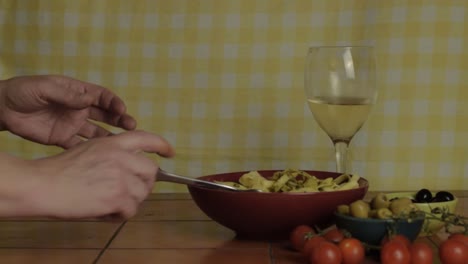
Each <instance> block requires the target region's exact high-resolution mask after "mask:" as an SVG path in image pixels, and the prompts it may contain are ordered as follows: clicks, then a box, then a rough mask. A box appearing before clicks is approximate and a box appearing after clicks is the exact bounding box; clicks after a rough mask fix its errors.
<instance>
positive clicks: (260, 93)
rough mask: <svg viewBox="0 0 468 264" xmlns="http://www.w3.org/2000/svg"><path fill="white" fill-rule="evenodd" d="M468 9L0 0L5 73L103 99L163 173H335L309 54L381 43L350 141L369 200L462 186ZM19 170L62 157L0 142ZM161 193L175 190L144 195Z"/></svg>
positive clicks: (249, 0) (353, 2) (436, 4)
mask: <svg viewBox="0 0 468 264" xmlns="http://www.w3.org/2000/svg"><path fill="white" fill-rule="evenodd" d="M467 15H468V1H464V0H459V1H455V0H454V1H438V0H432V1H430V0H427V1H422V0H411V1H410V0H407V1H372V0H369V1H363V0H362V1H358V0H341V1H339V0H331V1H330V0H323V1H320V0H297V1H289V0H283V1H281V0H232V1H229V0H226V1H224V0H198V1H196V0H171V1H165V0H136V1H114V0H112V1H111V0H99V1H84V0H83V1H59V0H57V1H53V0H48V1H47V0H42V1H40V0H34V1H30V0H16V1H15V0H0V75H1V76H0V77H1V78H8V77H12V76H15V75H25V74H65V75H68V76H71V77H74V78H78V79H82V80H86V81H90V82H96V83H99V84H102V85H104V86H107V87H109V88H110V89H112V90H114V91H115V92H116V93H118V94H119V95H120V96H122V97H123V99H124V100H125V101H126V102H127V104H128V108H129V111H130V113H131V114H133V115H135V117H136V118H137V120H138V122H139V125H138V126H139V129H144V130H148V131H151V132H154V133H157V134H160V135H162V136H164V137H165V138H167V139H168V140H169V141H170V142H171V143H172V144H173V146H174V147H175V149H176V151H177V155H176V157H175V158H173V159H170V160H166V159H160V158H157V157H154V159H155V161H158V162H160V164H161V166H162V167H164V168H165V169H166V170H169V171H174V172H177V173H181V174H185V175H188V176H192V177H196V176H200V175H205V174H212V173H221V172H229V171H238V170H257V169H284V168H299V169H314V170H335V160H334V151H333V146H332V143H331V141H330V140H329V138H328V137H327V135H326V134H325V133H324V132H323V131H322V130H321V129H320V128H319V127H318V125H317V123H316V122H315V120H314V119H313V117H312V114H311V113H310V111H309V109H308V108H307V106H306V100H305V93H304V88H303V72H304V65H305V56H306V52H307V48H308V47H309V46H311V45H346V44H372V45H374V46H375V47H376V52H377V54H376V56H377V66H378V86H379V87H378V88H379V99H378V103H377V105H376V106H375V107H374V109H373V112H372V114H371V115H370V117H369V119H368V121H367V123H366V124H365V125H364V127H363V128H362V129H361V130H360V131H359V132H358V133H357V135H356V136H355V138H354V139H353V141H352V143H351V146H350V147H351V149H350V157H349V158H350V166H351V168H352V172H354V173H358V174H359V175H361V176H363V177H365V178H367V179H368V180H369V181H370V185H371V189H373V190H390V189H391V190H407V189H418V188H421V187H426V188H431V189H467V188H468V143H467V142H468V139H467V138H468V102H467V101H468V87H467V84H468V77H467V76H468V53H467V51H466V50H465V47H466V46H467V43H468V31H467V28H468V27H467V26H466V25H467V21H466V18H465V17H466V16H467ZM0 145H1V150H2V151H5V152H8V153H11V154H13V155H17V156H22V157H24V158H36V157H41V156H44V155H52V154H54V153H57V152H59V151H61V150H60V149H58V148H54V147H46V146H41V145H38V144H34V143H30V142H26V141H25V140H22V139H20V138H17V137H15V136H12V135H11V134H9V133H8V132H2V133H0ZM155 191H156V192H184V191H186V188H185V186H179V185H175V184H169V183H158V184H156V185H155Z"/></svg>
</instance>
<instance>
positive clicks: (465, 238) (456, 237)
mask: <svg viewBox="0 0 468 264" xmlns="http://www.w3.org/2000/svg"><path fill="white" fill-rule="evenodd" d="M449 239H454V240H457V241H460V242H462V243H463V244H465V245H466V246H467V247H468V236H467V235H464V234H461V233H454V234H451V235H450V237H449Z"/></svg>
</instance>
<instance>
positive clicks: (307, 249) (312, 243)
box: [302, 235, 327, 258]
mask: <svg viewBox="0 0 468 264" xmlns="http://www.w3.org/2000/svg"><path fill="white" fill-rule="evenodd" d="M325 241H327V240H326V239H325V238H323V237H322V236H318V235H316V236H313V237H311V238H309V239H308V240H307V241H306V243H305V245H304V247H303V249H302V254H304V256H306V257H308V258H310V255H311V254H312V252H313V251H314V249H315V248H316V247H317V246H318V245H319V244H320V243H321V242H325Z"/></svg>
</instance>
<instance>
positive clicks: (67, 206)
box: [33, 131, 174, 219]
mask: <svg viewBox="0 0 468 264" xmlns="http://www.w3.org/2000/svg"><path fill="white" fill-rule="evenodd" d="M141 152H149V153H157V154H159V155H161V156H164V157H171V156H172V155H173V154H174V151H173V149H172V148H171V146H170V145H169V143H168V142H166V141H165V140H164V139H163V138H161V137H159V136H157V135H153V134H150V133H147V132H143V131H129V132H123V133H121V134H117V135H113V136H110V137H103V138H95V139H91V140H89V141H87V142H85V143H82V144H79V145H77V146H75V147H73V148H70V149H68V150H67V151H64V152H63V153H61V154H58V155H56V156H52V157H47V158H43V159H39V160H35V162H36V163H37V164H36V168H37V169H36V171H37V172H38V173H39V175H37V177H36V178H37V179H38V180H37V182H38V184H37V187H36V188H34V194H33V196H34V197H35V200H36V202H35V203H36V204H35V205H34V206H33V208H35V211H36V212H38V213H37V214H40V215H45V216H52V217H57V218H68V219H70V218H95V217H106V216H111V215H112V216H119V217H121V218H123V219H128V218H130V217H132V216H133V215H135V213H136V212H137V209H138V206H139V204H140V203H141V202H142V201H143V200H144V199H145V198H146V197H147V195H148V194H149V193H150V192H151V191H152V187H153V185H154V181H155V177H156V173H157V170H158V165H157V164H156V163H155V162H154V161H152V160H151V159H149V158H148V157H146V156H145V155H143V153H141Z"/></svg>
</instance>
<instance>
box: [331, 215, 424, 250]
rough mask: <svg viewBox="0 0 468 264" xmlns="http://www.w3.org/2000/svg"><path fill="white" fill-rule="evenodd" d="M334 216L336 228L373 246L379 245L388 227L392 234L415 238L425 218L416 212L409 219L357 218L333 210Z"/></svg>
mask: <svg viewBox="0 0 468 264" xmlns="http://www.w3.org/2000/svg"><path fill="white" fill-rule="evenodd" d="M334 216H335V217H334V218H335V224H336V226H337V227H338V228H340V229H344V230H346V231H347V232H349V233H350V234H351V236H352V237H354V238H357V239H359V240H361V241H362V242H364V243H366V244H368V245H373V246H379V245H380V243H381V241H382V239H383V238H385V236H386V235H387V234H388V230H389V229H393V230H394V234H401V235H404V236H405V237H407V238H408V239H409V240H410V241H413V240H415V239H416V238H417V237H418V234H419V232H420V231H421V228H422V227H423V223H424V219H425V217H424V214H418V215H416V216H415V217H413V218H411V219H375V218H358V217H353V216H349V215H344V214H340V213H338V212H335V214H334Z"/></svg>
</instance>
